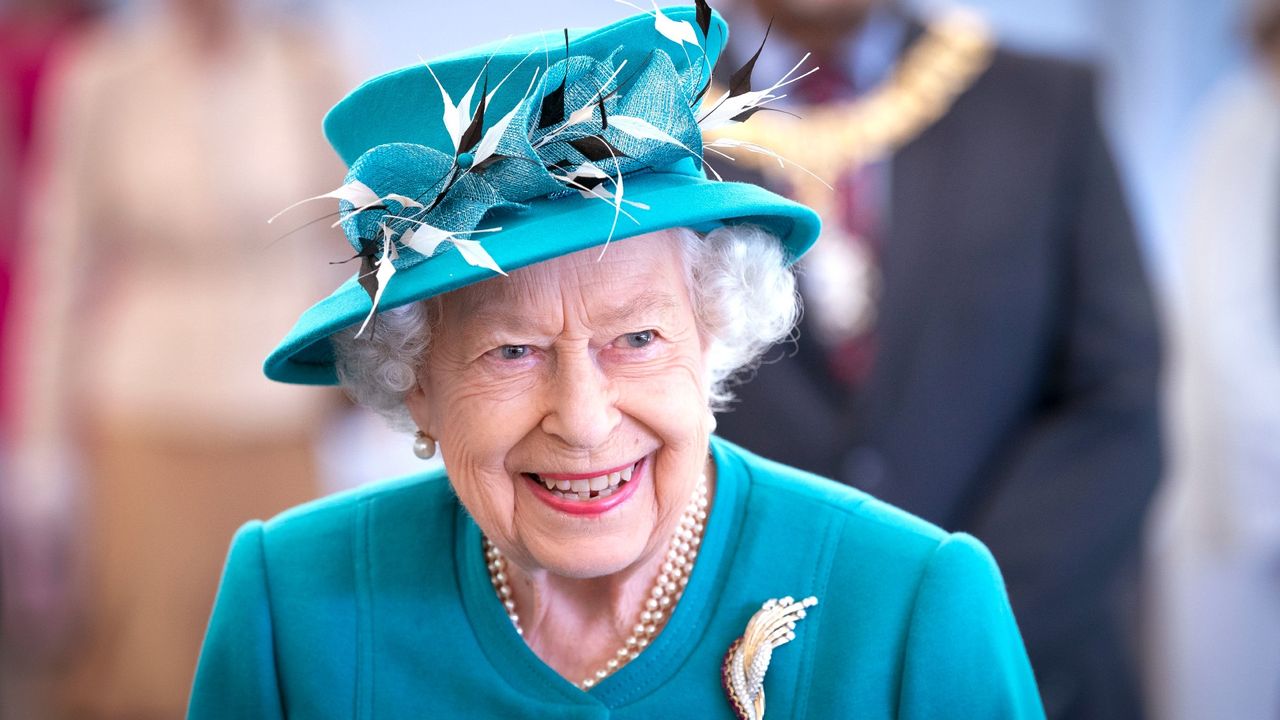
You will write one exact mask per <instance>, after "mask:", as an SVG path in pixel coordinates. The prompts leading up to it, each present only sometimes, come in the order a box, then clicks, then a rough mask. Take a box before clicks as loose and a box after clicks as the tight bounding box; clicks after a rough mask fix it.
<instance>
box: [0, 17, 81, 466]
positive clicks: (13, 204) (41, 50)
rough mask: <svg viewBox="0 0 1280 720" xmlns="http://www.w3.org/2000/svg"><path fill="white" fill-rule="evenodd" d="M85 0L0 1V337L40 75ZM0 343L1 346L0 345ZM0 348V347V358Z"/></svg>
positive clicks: (1, 395)
mask: <svg viewBox="0 0 1280 720" xmlns="http://www.w3.org/2000/svg"><path fill="white" fill-rule="evenodd" d="M91 5H92V3H90V2H87V0H9V1H8V2H0V191H2V192H3V195H2V196H0V197H4V198H6V202H4V203H0V343H2V342H3V341H4V327H5V317H6V313H5V310H6V308H7V306H8V302H7V301H8V298H9V290H10V287H11V285H12V279H11V277H12V273H13V266H14V264H15V262H16V260H15V257H16V253H17V251H18V243H17V238H16V236H15V235H16V232H17V228H19V227H21V226H22V216H21V214H20V213H21V211H22V209H23V207H24V205H23V203H22V201H21V197H22V195H21V193H22V190H23V183H22V182H21V177H22V176H23V169H24V167H25V165H26V160H27V156H28V154H29V153H28V151H29V150H30V147H31V136H32V131H33V125H34V115H35V108H36V104H37V96H38V94H39V90H40V87H41V84H42V83H41V80H42V79H43V77H44V75H45V71H46V70H47V69H48V68H49V66H50V62H51V60H52V58H54V57H55V56H56V54H57V52H58V49H59V48H60V47H61V46H62V45H63V44H64V43H66V42H69V41H72V40H73V39H74V37H75V33H76V30H78V29H79V27H80V26H81V25H82V23H83V22H84V21H85V20H86V19H87V17H88V16H89V15H90V14H91V13H90V6H91ZM0 347H2V346H0ZM3 360H4V353H3V352H0V362H3ZM5 379H6V377H5V373H4V366H3V365H0V448H3V447H4V445H5V443H4V438H5V436H6V435H5V428H6V427H8V423H7V412H6V408H7V407H8V405H7V403H6V400H7V398H8V397H9V393H8V391H7V388H6V387H5V384H4V383H5Z"/></svg>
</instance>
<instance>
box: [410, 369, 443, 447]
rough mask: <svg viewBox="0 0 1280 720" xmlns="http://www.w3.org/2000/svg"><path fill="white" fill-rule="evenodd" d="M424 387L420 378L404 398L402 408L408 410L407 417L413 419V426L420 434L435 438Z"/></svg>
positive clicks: (429, 404)
mask: <svg viewBox="0 0 1280 720" xmlns="http://www.w3.org/2000/svg"><path fill="white" fill-rule="evenodd" d="M429 397H430V396H429V394H428V392H427V389H426V387H425V382H424V380H423V378H422V377H421V376H419V377H418V382H416V383H414V385H413V389H411V390H410V391H409V392H408V394H406V395H405V396H404V406H405V408H406V409H408V410H409V417H411V418H413V424H414V425H417V426H418V429H419V430H421V431H422V432H424V433H426V434H427V435H430V436H431V437H437V435H436V433H435V429H434V428H433V425H434V423H433V422H432V418H431V401H430V399H429Z"/></svg>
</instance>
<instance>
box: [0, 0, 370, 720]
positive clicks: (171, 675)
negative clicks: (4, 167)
mask: <svg viewBox="0 0 1280 720" xmlns="http://www.w3.org/2000/svg"><path fill="white" fill-rule="evenodd" d="M129 10H132V11H134V12H130V13H128V14H127V15H126V17H125V19H123V20H119V21H117V22H114V23H112V24H111V25H109V26H106V27H103V28H101V29H100V30H99V31H98V32H95V33H94V34H93V35H92V36H91V37H88V38H87V39H85V40H84V41H83V42H82V43H81V44H80V45H79V47H77V48H76V49H75V52H74V53H72V54H71V55H70V56H69V57H67V58H65V62H63V63H61V65H60V67H59V68H58V70H57V72H56V73H55V74H54V75H52V76H51V81H52V84H51V85H50V86H49V88H48V92H47V94H46V96H45V98H46V100H47V101H46V102H42V108H41V111H40V115H39V118H38V121H37V138H36V147H37V155H36V157H35V160H37V161H39V162H40V163H41V165H39V166H38V167H37V171H36V174H35V176H33V177H32V178H31V179H30V180H29V181H28V182H29V183H30V184H31V185H32V186H34V187H36V188H37V189H38V191H37V193H36V198H35V200H34V201H33V203H32V207H33V211H32V213H31V215H30V217H29V218H28V220H27V222H26V227H25V234H24V235H23V237H22V239H21V247H22V254H23V258H24V264H23V270H22V272H20V273H19V274H18V275H17V278H16V280H17V282H16V287H15V295H14V298H15V303H16V305H15V310H16V313H15V314H14V315H13V318H14V323H13V324H14V325H15V326H16V327H15V328H13V329H14V330H15V331H16V333H17V334H16V335H14V337H16V338H17V340H16V341H15V342H13V343H12V344H11V347H12V348H13V349H15V350H19V351H20V354H17V355H15V356H14V363H12V370H13V371H15V372H16V373H18V374H17V375H16V378H17V380H16V384H15V387H16V388H17V389H18V390H20V392H19V394H18V397H17V402H18V412H17V413H16V414H15V417H17V418H18V422H17V423H16V425H17V432H16V434H15V438H16V441H17V442H16V449H15V463H14V465H13V467H12V468H11V470H10V471H9V472H6V473H5V487H4V490H5V493H6V496H7V498H8V500H9V502H7V503H6V506H7V508H8V510H9V512H11V513H13V514H16V515H18V516H20V517H22V518H23V522H22V523H19V524H18V525H19V526H21V527H27V528H31V529H32V530H33V531H36V532H43V533H45V534H49V533H54V534H57V533H64V534H66V535H65V537H63V538H62V541H61V542H62V543H64V544H66V545H69V546H71V547H74V548H75V553H74V554H75V562H74V563H73V565H72V567H71V568H69V569H68V568H65V567H64V568H62V569H61V570H62V572H63V573H64V574H65V573H66V572H70V571H71V570H74V571H75V574H74V575H73V576H72V577H73V578H74V582H73V583H72V587H73V588H74V591H75V595H74V597H75V599H76V600H77V602H78V607H79V609H80V611H81V613H80V616H79V617H78V618H77V625H76V626H75V634H74V637H75V642H74V644H73V645H72V646H71V647H69V648H67V650H66V652H65V657H66V659H67V662H66V667H65V668H64V669H63V672H62V677H61V678H60V680H59V681H58V682H57V683H56V684H55V686H54V687H55V691H54V692H53V693H52V694H54V695H56V696H57V704H56V705H54V704H52V703H51V704H49V705H48V706H47V707H43V708H40V709H39V710H37V711H33V712H32V713H30V715H28V716H31V715H34V716H39V717H60V716H70V717H76V718H107V717H128V718H151V717H156V718H172V717H177V716H179V715H180V714H181V713H182V710H183V707H184V706H185V701H186V696H187V692H188V690H189V687H190V682H191V678H192V675H193V672H194V667H195V662H196V655H197V652H198V648H199V645H200V638H201V635H202V632H203V627H204V620H205V618H206V617H207V616H208V612H209V608H210V607H211V606H212V602H213V596H214V592H215V587H216V580H217V576H218V568H219V566H220V562H221V558H222V556H223V554H224V552H225V548H226V545H227V542H228V539H229V538H230V537H231V535H232V533H233V531H234V530H235V528H236V527H237V526H238V525H239V524H240V523H242V522H243V520H244V519H245V518H247V517H254V516H259V515H263V514H271V513H274V512H276V511H278V510H280V509H282V508H284V507H286V506H289V505H292V504H295V503H297V502H300V501H303V500H306V499H308V498H310V497H312V496H314V495H315V493H316V488H315V486H314V480H313V479H312V478H313V475H314V472H313V464H314V463H313V448H312V443H313V436H314V435H315V433H316V431H317V427H318V425H319V423H320V422H321V420H322V419H323V417H324V416H325V414H326V411H327V410H328V409H329V408H331V407H333V399H332V397H328V398H326V397H325V396H324V395H321V396H316V395H314V394H311V393H305V392H297V391H295V389H293V388H290V387H287V386H280V385H274V384H271V383H268V382H266V381H265V380H263V379H262V378H261V376H260V372H259V367H260V362H259V359H260V357H261V355H262V354H263V352H264V351H265V350H267V349H269V348H270V347H271V345H272V343H273V341H274V339H275V338H276V337H277V336H278V335H279V334H280V333H282V332H283V331H285V330H287V329H288V328H289V327H290V325H291V323H292V320H293V310H294V308H296V307H297V306H298V305H299V304H300V303H305V302H310V301H312V300H314V299H316V298H317V297H319V296H320V295H321V293H322V290H323V288H324V287H327V286H328V285H329V283H328V281H327V279H326V278H317V277H316V276H315V274H314V273H312V272H310V271H304V270H303V268H306V267H308V265H307V263H305V262H300V260H302V259H303V258H305V257H310V256H311V255H312V254H313V253H314V252H315V250H316V246H317V244H319V245H321V246H323V247H329V248H331V249H332V250H333V252H334V256H335V259H341V258H340V257H339V254H340V252H341V249H340V248H341V247H342V246H341V245H339V244H338V243H341V242H342V239H341V237H342V236H341V233H339V232H338V231H336V230H328V229H327V226H328V224H329V223H328V222H320V223H316V224H313V225H311V226H309V227H308V228H307V229H305V230H304V231H302V232H299V233H296V234H293V235H290V236H288V237H283V238H282V237H281V236H282V235H283V231H282V230H281V229H280V228H278V227H274V226H270V225H268V224H267V223H266V219H267V218H269V217H271V216H272V214H274V213H275V212H276V211H277V210H279V209H280V208H282V207H284V206H286V205H287V204H288V203H289V202H291V201H292V200H294V199H296V198H297V197H300V196H306V195H308V194H314V193H315V192H316V191H317V190H318V189H319V188H318V185H319V184H323V183H322V182H321V181H323V182H328V181H327V178H330V177H332V176H333V175H334V174H335V172H336V171H337V170H338V169H340V166H338V164H337V163H336V162H334V161H332V160H330V159H329V156H328V153H327V152H326V148H325V146H324V144H323V143H322V142H321V141H320V139H319V138H318V133H316V132H315V130H314V127H315V119H316V118H317V117H318V116H319V115H320V114H321V112H322V111H323V110H324V109H325V108H326V107H328V106H329V105H331V104H332V103H333V101H335V100H336V99H337V98H339V97H340V96H341V94H342V90H343V88H344V87H345V83H344V82H343V81H342V78H341V72H339V70H338V65H339V63H337V62H336V60H335V58H333V57H331V56H330V55H329V54H328V53H327V52H326V51H325V48H324V47H323V45H322V44H321V43H320V42H319V41H318V40H317V38H315V37H314V36H312V35H311V34H309V33H308V32H307V31H306V30H305V28H304V24H303V23H299V22H298V21H297V18H291V19H289V21H288V22H287V23H285V22H281V18H278V17H274V15H273V14H272V12H271V11H269V10H265V9H258V10H253V11H250V10H247V9H245V8H244V7H242V6H241V5H240V4H239V3H232V2H225V1H222V0H169V1H168V2H163V3H157V4H147V5H142V6H139V7H134V8H129ZM326 240H332V241H333V242H332V244H328V245H326V244H325V242H326ZM346 271H347V268H346V267H340V268H335V270H334V277H337V276H339V275H341V274H345V272H346ZM6 525H12V523H9V522H8V521H7V520H6ZM8 540H9V541H10V542H14V541H15V539H14V538H9V539H8ZM16 541H17V542H23V543H25V542H28V541H32V542H34V540H31V536H25V537H19V538H17V539H16ZM46 545H47V546H50V547H58V546H59V542H54V541H50V542H47V543H46ZM44 559H45V560H54V558H44ZM7 572H8V573H9V576H10V579H9V582H16V583H17V584H18V585H21V584H22V583H23V582H24V581H34V580H35V579H37V578H38V577H39V575H38V573H41V572H44V573H46V574H47V573H49V572H51V569H50V567H48V566H47V565H40V566H35V567H17V568H8V569H7ZM10 621H11V622H13V623H15V624H20V623H22V621H23V619H22V617H11V618H10Z"/></svg>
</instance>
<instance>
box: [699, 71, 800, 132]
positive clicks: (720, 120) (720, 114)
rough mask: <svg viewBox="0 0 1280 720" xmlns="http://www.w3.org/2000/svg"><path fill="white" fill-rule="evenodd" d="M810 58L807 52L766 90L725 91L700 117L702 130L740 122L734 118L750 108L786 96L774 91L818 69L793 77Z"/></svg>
mask: <svg viewBox="0 0 1280 720" xmlns="http://www.w3.org/2000/svg"><path fill="white" fill-rule="evenodd" d="M808 59H809V54H808V53H805V55H804V57H802V58H800V62H798V63H796V64H795V65H794V66H793V67H792V68H791V69H790V70H788V71H787V74H786V75H783V76H782V78H781V79H779V80H778V81H777V82H776V83H774V84H772V85H770V86H769V87H767V88H765V89H764V90H752V91H751V92H745V93H742V94H741V95H738V96H736V97H729V92H728V91H727V90H726V91H725V93H724V94H723V95H721V96H720V99H718V100H716V101H715V103H714V104H712V106H711V109H710V110H709V111H707V113H706V114H705V115H703V116H702V117H701V118H699V119H698V127H700V128H702V132H704V133H705V132H709V131H711V130H715V129H717V128H721V127H724V126H725V125H729V124H732V123H735V122H740V121H737V120H734V118H735V117H737V116H739V115H741V114H742V113H744V112H746V111H748V110H751V109H752V108H757V107H766V106H768V105H769V104H770V103H773V102H776V101H778V100H781V99H783V98H785V97H786V95H775V94H774V93H775V92H776V91H777V90H781V89H782V88H784V87H786V86H788V85H790V84H791V83H794V82H798V81H800V80H803V79H804V78H807V77H809V76H810V75H812V74H813V73H815V72H817V71H818V68H816V67H815V68H810V69H809V70H808V71H806V72H805V73H804V74H803V75H798V76H796V77H791V76H792V74H793V73H795V72H796V71H797V70H799V69H800V66H801V65H803V64H804V63H805V62H806V61H807V60H808Z"/></svg>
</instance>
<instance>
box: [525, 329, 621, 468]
mask: <svg viewBox="0 0 1280 720" xmlns="http://www.w3.org/2000/svg"><path fill="white" fill-rule="evenodd" d="M546 394H547V398H546V405H547V410H546V413H545V414H544V415H543V418H542V430H543V432H546V433H547V434H548V435H553V436H555V437H557V438H559V439H560V440H562V441H563V442H564V443H565V444H566V445H568V446H569V447H573V448H580V449H584V450H590V449H594V448H598V447H601V446H602V445H604V443H605V441H606V440H607V439H608V438H609V436H610V435H611V434H612V433H613V431H614V429H615V428H616V427H617V425H618V422H619V420H620V419H621V413H620V412H619V411H618V407H617V397H616V393H615V391H614V387H613V383H612V382H610V380H609V378H608V376H607V375H606V373H605V372H604V371H603V369H602V368H601V367H600V366H599V365H598V364H597V363H596V362H595V359H594V358H593V357H591V353H590V352H575V353H572V354H568V353H566V354H564V355H561V356H560V357H558V358H557V362H556V370H555V374H554V376H553V377H552V379H551V382H549V383H548V384H547V388H546Z"/></svg>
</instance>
